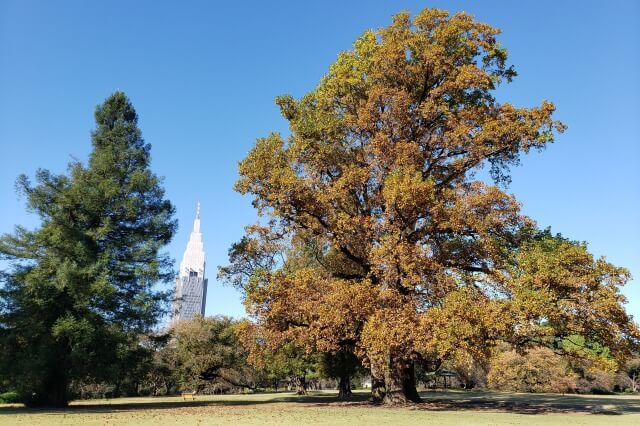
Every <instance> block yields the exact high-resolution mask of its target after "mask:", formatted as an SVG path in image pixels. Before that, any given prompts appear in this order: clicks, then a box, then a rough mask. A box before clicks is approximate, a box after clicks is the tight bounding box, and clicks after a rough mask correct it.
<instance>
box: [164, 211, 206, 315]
mask: <svg viewBox="0 0 640 426" xmlns="http://www.w3.org/2000/svg"><path fill="white" fill-rule="evenodd" d="M204 267H205V261H204V244H203V242H202V234H201V233H200V202H198V208H197V210H196V219H195V220H194V221H193V231H191V236H190V237H189V242H188V243H187V249H186V250H185V251H184V256H183V257H182V262H180V275H178V279H177V280H176V291H175V300H174V303H173V315H172V318H171V322H172V323H174V324H175V323H176V322H178V321H181V320H187V319H191V318H193V317H194V315H196V314H200V315H203V316H204V306H205V304H206V301H207V279H206V278H205V277H204Z"/></svg>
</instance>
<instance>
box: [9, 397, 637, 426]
mask: <svg viewBox="0 0 640 426" xmlns="http://www.w3.org/2000/svg"><path fill="white" fill-rule="evenodd" d="M422 396H423V398H424V399H425V401H426V402H425V403H424V404H416V405H410V406H406V407H393V408H389V407H384V406H374V405H371V404H369V403H368V402H367V397H368V394H367V393H365V392H357V393H356V395H355V398H354V399H353V400H351V401H339V400H338V399H337V398H336V396H335V393H334V392H314V393H312V394H311V395H309V396H306V397H298V396H295V395H292V394H289V393H270V394H254V395H219V396H196V400H195V401H183V400H182V398H180V397H160V398H151V397H150V398H118V399H112V400H90V401H75V402H73V403H72V404H71V406H69V407H68V408H66V409H61V410H44V409H43V410H38V409H26V408H24V407H22V406H20V405H16V404H14V405H4V406H0V424H2V425H4V424H7V425H121V424H130V425H134V424H135V425H153V426H163V425H180V426H186V425H237V426H240V425H297V426H300V425H321V424H350V425H415V424H421V425H531V424H536V425H563V426H574V425H607V426H611V425H614V424H628V425H631V424H640V397H638V396H628V395H624V396H619V395H610V396H592V395H589V396H582V395H565V396H563V395H554V394H533V395H532V394H515V393H500V392H481V391H446V392H443V391H440V392H424V393H422Z"/></svg>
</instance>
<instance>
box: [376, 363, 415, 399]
mask: <svg viewBox="0 0 640 426" xmlns="http://www.w3.org/2000/svg"><path fill="white" fill-rule="evenodd" d="M386 376H387V377H386V380H385V382H386V385H387V393H386V395H385V397H384V403H385V404H394V405H395V404H406V403H409V402H422V400H421V399H420V395H419V394H418V390H417V389H416V374H415V367H414V364H413V361H411V360H407V359H402V358H392V359H391V362H390V363H389V369H388V371H387V375H386Z"/></svg>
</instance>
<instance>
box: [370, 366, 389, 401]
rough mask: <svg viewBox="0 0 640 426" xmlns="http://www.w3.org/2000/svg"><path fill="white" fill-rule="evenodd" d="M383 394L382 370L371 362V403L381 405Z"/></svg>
mask: <svg viewBox="0 0 640 426" xmlns="http://www.w3.org/2000/svg"><path fill="white" fill-rule="evenodd" d="M385 393H386V392H385V383H384V370H383V369H382V368H380V366H379V365H376V364H375V363H374V362H373V361H371V402H373V403H374V404H380V403H382V402H383V401H384V395H385Z"/></svg>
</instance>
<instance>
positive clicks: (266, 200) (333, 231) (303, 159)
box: [221, 9, 632, 402]
mask: <svg viewBox="0 0 640 426" xmlns="http://www.w3.org/2000/svg"><path fill="white" fill-rule="evenodd" d="M498 34H499V30H497V29H495V28H493V27H491V26H489V25H487V24H484V23H480V22H478V21H476V20H474V19H473V18H472V17H471V16H469V15H467V14H465V13H457V14H455V15H449V14H448V13H447V12H446V11H442V10H437V9H425V10H423V11H422V12H421V13H419V14H418V15H416V16H415V17H414V18H413V19H412V18H411V17H410V15H409V14H407V13H401V14H398V15H396V16H395V17H394V18H393V22H392V24H391V25H390V26H389V27H387V28H383V29H380V30H378V31H367V32H365V33H364V34H363V35H362V36H361V37H360V38H359V39H357V40H356V42H355V44H354V45H353V49H351V50H349V51H345V52H342V53H341V54H340V55H339V56H338V59H337V61H336V62H335V63H333V64H332V65H331V66H330V68H329V71H328V73H327V74H326V75H325V76H324V77H323V78H322V79H321V81H320V83H319V84H318V86H317V87H316V88H315V89H314V90H312V91H311V92H309V93H307V94H306V95H305V96H303V97H302V98H300V99H294V98H293V97H291V96H281V97H278V98H277V100H276V102H277V104H278V105H279V106H280V109H281V112H282V115H283V116H284V117H285V119H287V120H288V122H289V127H290V131H291V134H290V136H289V137H287V138H283V137H282V136H281V135H280V134H277V133H273V134H271V135H269V136H268V137H266V138H262V139H258V141H257V142H256V144H255V146H254V147H253V149H252V150H251V152H250V153H249V154H248V155H247V157H246V158H245V159H244V160H242V161H241V163H240V167H239V168H240V179H239V180H238V182H237V183H236V189H237V190H238V191H239V192H240V193H242V194H250V195H251V196H252V197H253V205H254V206H255V207H256V208H257V209H258V211H259V213H260V214H261V215H262V216H264V217H266V222H264V225H265V226H252V227H249V228H248V232H247V235H246V236H245V237H244V238H243V240H242V241H240V242H239V243H238V244H236V245H234V246H233V247H232V249H231V251H230V255H231V256H230V257H231V264H230V265H229V266H227V267H224V268H222V269H221V275H222V276H223V277H224V278H226V279H228V280H229V281H231V282H234V283H235V284H237V285H239V286H240V287H242V288H243V289H244V291H245V293H246V300H245V302H246V305H247V307H248V311H249V313H250V314H252V315H253V317H254V318H255V320H256V322H257V325H258V327H260V328H261V329H262V330H261V331H260V333H261V335H262V336H264V340H263V341H264V344H265V345H269V344H271V343H270V342H285V341H297V342H298V343H300V344H303V345H305V346H306V347H307V348H308V350H309V351H322V352H327V351H331V352H334V353H337V352H338V351H340V350H341V348H344V347H351V346H352V347H355V351H356V353H357V354H358V355H359V356H360V357H361V358H362V360H363V361H364V362H365V363H366V364H367V365H368V366H370V368H371V373H372V376H373V383H374V389H373V391H374V392H373V396H374V398H375V399H380V398H382V397H383V396H385V399H386V401H389V402H403V401H407V400H413V401H417V400H419V396H418V394H417V392H416V389H415V375H414V366H415V363H416V362H425V363H429V362H434V360H435V362H437V361H438V360H440V359H442V358H443V357H454V356H455V357H458V358H459V357H461V356H462V357H464V356H468V357H475V358H477V357H487V356H488V355H489V352H490V347H491V344H492V343H491V342H497V341H499V340H500V339H511V340H513V339H514V338H518V339H520V340H519V342H520V343H522V344H523V345H524V344H527V343H528V342H531V341H534V340H535V339H536V338H537V337H539V336H538V335H539V334H542V333H545V334H549V333H551V334H553V333H556V331H557V332H558V333H561V332H563V330H555V329H554V327H556V326H557V327H558V328H562V327H569V328H571V332H572V333H575V332H577V331H579V332H581V333H584V332H585V330H584V328H589V327H590V328H589V331H590V333H591V334H598V335H602V336H600V337H603V338H605V340H606V341H607V342H612V343H613V342H615V343H616V344H618V345H619V346H623V342H624V341H626V340H625V339H626V338H627V337H628V336H629V334H630V328H632V325H631V324H630V322H629V318H628V317H627V316H626V314H624V309H622V308H621V305H620V304H621V303H622V301H623V300H622V298H621V296H620V295H619V294H618V292H617V286H618V285H619V284H623V283H624V281H626V272H625V271H624V270H621V269H617V268H615V267H613V266H611V265H609V264H606V262H604V261H602V262H600V261H597V262H596V261H594V260H593V259H592V258H591V257H589V256H586V255H583V254H581V253H577V252H576V253H573V255H574V257H572V253H571V252H567V253H565V254H566V255H567V256H569V260H568V262H572V261H575V262H582V263H581V264H579V265H578V264H570V263H568V264H563V265H561V266H566V267H567V268H565V269H566V274H565V275H562V274H561V273H558V274H556V275H553V268H552V266H553V263H551V266H548V265H547V263H545V262H548V261H552V260H553V254H551V255H549V256H545V252H544V250H545V247H542V248H540V247H539V246H534V245H531V246H530V249H531V250H534V249H535V250H539V251H538V252H537V253H538V254H539V256H538V258H537V259H538V260H539V261H540V263H539V264H535V263H534V262H533V261H532V262H529V263H527V261H526V259H525V260H524V261H523V262H520V263H519V262H518V258H517V253H518V249H519V247H521V246H522V244H523V241H525V240H531V239H532V238H533V237H532V235H533V234H534V231H533V229H534V224H533V221H531V220H530V219H528V218H527V217H525V216H523V215H522V214H521V213H520V208H519V204H518V202H517V201H516V200H515V198H514V197H513V196H511V195H509V194H507V193H505V192H504V190H503V189H501V186H504V184H506V183H508V182H509V167H510V166H512V165H514V164H517V163H518V161H519V158H520V157H521V155H523V154H526V153H528V152H530V151H532V150H539V149H542V148H544V147H545V146H546V145H547V144H549V143H551V142H553V140H554V136H555V134H556V133H557V132H562V131H563V130H564V128H565V127H564V125H563V124H562V123H560V122H558V121H556V120H554V119H553V117H552V114H553V112H554V109H555V108H554V106H553V104H552V103H550V102H547V101H543V102H542V103H541V104H540V105H539V106H537V107H533V108H520V107H516V106H514V105H512V104H510V103H500V102H498V101H497V100H496V99H495V97H494V95H493V92H494V91H495V89H496V88H497V87H498V85H500V84H501V83H504V82H510V81H511V79H512V78H513V77H514V76H515V75H516V73H515V71H514V70H513V68H512V67H511V66H509V65H508V64H507V52H506V50H505V49H504V48H503V47H502V46H501V45H500V44H499V43H498V41H497V40H496V36H497V35H498ZM483 168H486V169H488V171H489V175H490V176H491V177H492V178H493V180H494V182H495V183H496V184H497V185H490V184H487V183H485V181H483V180H481V179H479V178H478V177H477V173H478V172H479V171H480V170H481V169H483ZM547 248H548V250H552V249H554V248H555V249H558V247H547ZM560 249H564V247H560ZM523 250H525V249H523ZM567 250H569V251H570V249H567ZM301 253H302V256H301ZM278 254H279V255H282V257H280V256H278ZM301 258H302V259H307V260H309V259H311V261H305V262H300V259H301ZM574 266H575V267H574ZM572 268H573V269H572ZM594 268H597V269H594ZM539 269H542V270H544V271H546V272H547V273H548V274H549V276H547V277H546V278H545V279H544V280H543V281H541V280H540V279H538V278H536V273H537V271H538V270H539ZM556 272H557V271H556ZM574 272H577V273H579V274H582V275H579V276H578V277H575V278H574V277H572V276H571V273H574ZM598 272H602V273H604V274H605V275H599V274H598ZM581 277H582V278H585V279H588V280H589V281H588V282H585V283H581V282H580V278H581ZM567 280H568V281H567ZM565 281H567V282H565ZM603 281H606V282H604V283H603ZM597 289H600V290H601V291H600V290H597ZM590 291H591V292H592V293H593V292H596V291H599V293H598V294H597V297H595V294H592V293H589V294H592V296H593V297H591V296H589V297H587V296H585V297H577V296H576V294H578V295H579V294H582V293H583V292H585V293H588V292H590ZM600 297H604V298H605V299H599V298H600ZM578 302H580V303H583V302H584V303H591V304H590V305H584V309H588V307H589V308H593V309H597V311H596V315H591V316H590V317H589V320H588V321H587V322H580V321H579V317H578V316H579V314H580V313H582V311H583V310H582V307H581V306H580V305H578ZM529 309H530V310H531V312H528V310H529ZM567 319H570V320H572V321H573V320H575V321H573V322H572V321H570V322H566V320H567ZM571 324H572V325H571ZM578 324H581V325H578ZM610 324H615V327H614V326H611V327H609V325H610ZM567 332H568V330H567ZM515 340H517V339H515ZM462 352H464V353H462Z"/></svg>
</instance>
